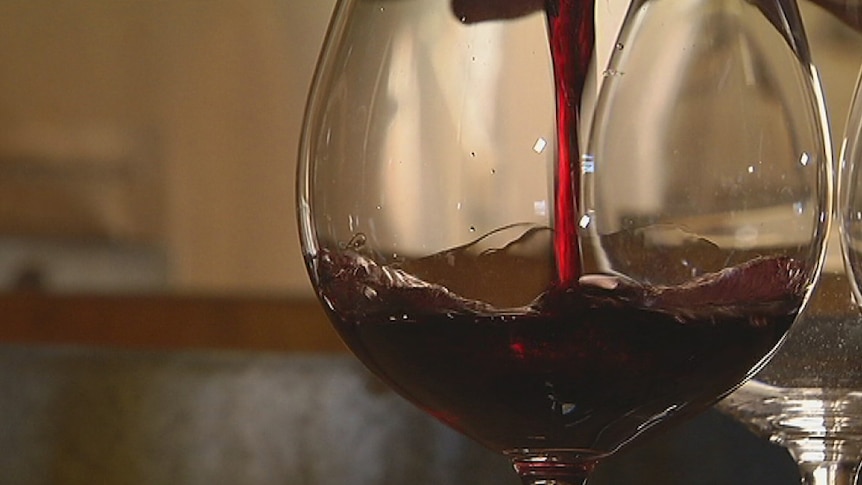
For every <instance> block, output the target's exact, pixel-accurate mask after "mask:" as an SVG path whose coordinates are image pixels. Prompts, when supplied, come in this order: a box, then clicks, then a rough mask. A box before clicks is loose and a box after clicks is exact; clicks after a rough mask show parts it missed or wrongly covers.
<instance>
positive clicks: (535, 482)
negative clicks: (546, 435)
mask: <svg viewBox="0 0 862 485" xmlns="http://www.w3.org/2000/svg"><path fill="white" fill-rule="evenodd" d="M504 454H505V455H506V456H507V457H508V458H509V459H510V460H511V461H512V466H513V467H514V468H515V471H516V472H518V475H519V476H520V477H521V481H522V482H523V483H524V485H580V484H583V483H585V482H586V480H587V478H588V477H589V475H590V473H592V471H593V469H594V468H595V467H596V465H597V464H598V463H599V461H600V460H601V459H602V458H605V457H606V456H608V454H607V453H601V452H597V451H594V450H579V449H540V450H531V449H517V450H508V451H506V452H504Z"/></svg>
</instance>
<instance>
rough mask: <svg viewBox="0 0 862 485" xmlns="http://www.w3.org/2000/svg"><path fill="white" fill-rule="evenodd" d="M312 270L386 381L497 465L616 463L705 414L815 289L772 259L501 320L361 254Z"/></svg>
mask: <svg viewBox="0 0 862 485" xmlns="http://www.w3.org/2000/svg"><path fill="white" fill-rule="evenodd" d="M312 266H313V267H314V268H316V274H317V278H318V283H319V286H318V288H319V291H320V296H321V298H322V300H323V301H324V302H325V306H326V308H327V309H328V312H329V314H330V317H331V318H332V320H333V322H334V323H335V325H336V328H337V329H338V331H339V332H340V334H341V335H342V337H343V338H344V340H345V341H346V343H347V344H348V345H349V346H350V347H351V349H352V350H353V351H354V352H355V353H356V354H357V355H358V356H359V357H360V358H361V359H362V360H363V361H364V363H365V364H366V365H367V366H368V367H369V368H370V369H371V370H372V371H373V372H375V373H376V374H377V375H378V376H380V377H381V378H382V379H383V380H384V381H385V382H386V383H388V384H389V385H391V386H392V387H393V388H394V389H396V390H397V391H399V392H400V393H401V394H402V395H404V396H405V397H407V398H408V399H410V400H411V401H413V402H414V403H416V404H417V405H419V406H420V407H422V408H423V409H425V410H427V411H428V412H429V413H431V414H432V415H434V416H436V417H438V418H439V419H441V420H442V421H444V422H446V423H448V424H449V425H451V426H452V427H454V428H456V429H458V430H461V431H462V432H464V433H465V434H467V435H469V436H471V437H473V438H474V439H476V440H478V441H479V442H482V443H484V444H486V445H487V446H488V447H490V448H492V449H495V450H498V451H506V450H515V449H524V448H544V449H547V448H558V449H581V450H591V451H592V452H595V453H606V452H609V451H613V450H614V449H616V448H617V447H618V446H620V445H621V444H623V443H625V442H626V441H627V440H629V439H630V438H632V437H633V436H634V435H637V434H639V433H640V432H642V431H644V430H646V429H648V428H650V427H651V426H652V425H653V424H657V423H660V422H663V421H666V420H668V419H670V418H673V417H677V416H684V415H688V414H691V413H693V412H697V411H701V410H702V409H703V408H704V407H706V406H708V405H710V404H712V403H713V402H714V401H715V400H716V399H718V398H719V397H720V396H721V395H722V394H723V393H725V392H727V391H729V390H731V389H732V388H733V387H734V386H736V385H737V384H738V383H739V382H740V381H741V380H742V379H743V377H744V376H745V375H746V374H747V373H749V372H750V371H751V370H752V368H753V367H755V366H756V364H757V363H758V362H759V361H760V360H761V359H762V358H763V357H764V356H765V355H767V354H768V353H769V351H770V350H771V349H772V348H773V347H774V346H775V345H776V344H777V343H778V342H779V340H780V339H781V337H782V336H783V335H784V333H785V331H786V330H787V329H788V327H789V326H790V324H791V322H792V321H793V319H794V317H795V314H796V312H797V311H798V308H799V304H800V301H801V298H802V295H803V293H804V290H803V287H804V285H805V281H804V273H803V272H802V271H801V268H800V266H799V264H798V263H797V262H796V261H795V260H793V259H790V258H760V259H755V260H753V261H750V262H748V263H745V264H743V265H740V266H738V267H735V268H731V269H727V270H724V271H721V272H719V273H712V274H708V275H705V276H702V277H700V278H697V279H695V280H692V281H691V282H689V283H686V284H684V285H679V286H673V287H647V286H642V285H637V284H634V283H632V282H628V281H625V280H623V279H621V278H614V277H604V276H599V277H587V278H583V279H582V281H581V284H579V285H576V286H569V287H562V286H554V287H553V288H552V289H551V290H548V291H546V292H545V293H543V294H541V295H540V296H539V297H538V298H537V299H536V300H535V301H533V302H532V303H530V304H529V305H526V306H523V307H517V308H505V309H500V308H495V307H493V306H491V305H490V304H487V303H483V302H481V301H475V300H470V299H466V298H463V297H461V296H459V295H457V294H455V293H453V292H451V291H450V290H448V289H447V288H445V287H442V286H440V285H435V284H431V283H427V282H425V281H422V280H421V279H419V278H417V277H415V276H413V275H411V274H408V273H407V272H405V271H403V270H402V269H399V268H397V267H390V266H380V265H377V264H375V263H374V262H372V261H371V260H370V259H368V258H366V257H364V256H362V255H361V254H359V253H357V252H355V251H353V250H352V249H346V250H343V251H338V252H330V251H326V250H324V251H322V252H321V253H320V254H319V255H318V257H317V258H315V260H314V261H313V265H312ZM502 283H503V282H501V284H502Z"/></svg>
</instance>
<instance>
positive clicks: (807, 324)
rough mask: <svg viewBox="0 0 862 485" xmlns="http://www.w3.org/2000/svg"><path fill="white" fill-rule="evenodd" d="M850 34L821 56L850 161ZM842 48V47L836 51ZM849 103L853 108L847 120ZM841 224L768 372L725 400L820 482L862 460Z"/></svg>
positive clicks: (730, 410)
mask: <svg viewBox="0 0 862 485" xmlns="http://www.w3.org/2000/svg"><path fill="white" fill-rule="evenodd" d="M848 7H849V4H848ZM841 12H842V13H845V12H844V11H843V10H842V11H841ZM850 12H851V11H850V10H849V9H848V10H847V11H846V13H847V15H849V14H850ZM805 14H806V17H808V20H811V21H812V23H814V24H818V23H819V24H822V25H823V28H827V27H828V30H829V31H830V32H835V31H836V29H840V26H839V25H837V22H836V20H835V19H834V18H831V17H830V16H828V15H826V14H824V13H822V12H821V11H820V10H818V9H816V8H811V9H810V10H808V11H806V12H805ZM821 30H822V29H821ZM849 35H856V34H853V33H851V32H850V31H846V34H844V35H843V36H841V37H839V39H840V40H838V39H836V40H833V41H832V44H833V45H832V46H831V47H832V49H831V50H832V54H831V55H827V54H828V52H827V50H830V46H829V45H828V44H826V43H824V45H821V46H820V47H821V48H824V50H823V51H822V52H820V53H819V54H820V55H822V57H820V59H819V60H818V63H819V64H820V65H821V66H822V68H823V72H824V78H825V80H826V85H827V88H831V89H830V95H829V97H830V99H829V104H830V106H832V107H833V108H834V112H835V115H836V117H835V118H834V120H835V124H834V126H833V133H835V137H836V139H838V138H840V137H841V136H842V135H844V137H845V139H846V140H847V141H845V143H843V144H842V145H843V147H844V148H843V149H842V150H841V153H842V155H841V157H840V158H841V159H844V160H845V163H844V165H845V166H846V165H847V163H846V160H847V158H848V154H849V149H852V147H853V146H855V144H856V143H857V141H856V137H858V131H859V128H860V120H859V118H860V114H859V111H858V110H859V109H860V107H859V101H858V95H857V96H856V97H855V101H852V99H851V94H852V85H851V86H849V87H848V86H846V85H847V84H848V82H847V79H846V78H847V77H848V76H850V77H852V76H853V72H854V70H855V69H857V67H856V66H858V62H859V56H858V54H857V52H858V44H859V42H860V39H862V38H859V37H858V36H857V37H855V39H856V40H854V38H848V37H847V36H849ZM851 41H852V42H851ZM839 45H840V46H841V49H843V51H842V52H836V51H835V49H837V48H838V46H839ZM854 46H855V47H854ZM848 49H849V50H848ZM857 90H858V88H857ZM851 101H852V102H851ZM848 105H852V106H854V111H853V113H852V114H851V115H850V116H849V122H848V123H847V124H846V125H845V124H844V123H843V121H844V117H845V116H847V111H846V108H845V107H846V106H848ZM845 133H846V134H845ZM854 150H855V149H854ZM855 156H858V155H855ZM836 171H837V167H836ZM843 173H844V174H845V175H846V174H847V173H848V172H847V171H846V170H844V171H843ZM839 186H840V188H839V193H840V194H843V196H846V195H847V193H848V192H847V190H846V189H847V188H849V187H848V184H847V183H846V182H843V183H840V184H839ZM841 197H842V196H841V195H839V198H841ZM844 199H845V200H846V197H844ZM848 207H849V206H848V205H847V204H846V202H844V203H841V204H839V208H843V209H841V210H839V212H842V213H844V214H849V213H848V212H847V208H848ZM836 215H837V214H836ZM845 220H849V219H847V218H845ZM839 228H840V224H834V225H833V228H832V230H831V232H830V236H829V239H828V242H827V248H828V249H827V256H826V262H825V265H824V268H823V270H822V274H821V275H820V278H819V281H818V283H817V286H816V288H815V289H814V292H813V294H812V297H811V300H810V302H809V304H808V305H807V307H806V309H805V311H804V312H803V314H802V315H801V316H800V318H799V319H798V322H797V323H796V324H795V325H794V328H793V330H792V331H791V332H790V335H789V336H788V338H787V340H786V342H785V343H784V344H783V346H782V347H781V349H780V350H779V351H778V352H777V353H776V354H775V356H774V357H773V359H772V360H771V361H770V363H769V364H768V365H767V366H766V367H765V368H764V369H763V370H762V371H760V372H759V373H758V374H757V375H756V376H755V377H754V378H753V379H752V380H750V381H748V382H747V383H745V384H744V385H743V386H742V387H741V388H740V389H739V390H737V391H736V392H734V393H733V394H731V395H730V396H729V397H728V398H727V399H725V400H723V401H721V402H720V403H719V404H718V409H719V410H720V411H723V412H725V413H726V414H729V415H731V416H733V417H735V418H737V419H738V420H739V421H741V422H742V423H744V424H746V425H748V427H749V428H750V429H752V430H753V431H754V432H755V433H756V434H758V435H761V436H764V437H766V438H768V439H770V440H772V441H773V442H775V443H777V444H779V445H782V446H784V447H785V448H787V450H788V451H789V452H790V454H791V455H792V456H793V457H794V458H795V460H796V461H797V463H798V465H799V470H800V473H801V475H802V480H803V483H808V484H815V485H842V484H850V483H855V480H856V475H857V474H858V468H859V463H860V460H862V361H860V359H859V355H860V352H862V333H860V331H859V329H860V328H862V313H860V311H859V308H858V307H857V305H856V304H855V303H854V302H853V290H852V288H851V280H852V278H848V275H849V272H848V271H847V270H846V268H845V264H844V258H843V257H842V251H841V245H842V241H841V236H840V234H839Z"/></svg>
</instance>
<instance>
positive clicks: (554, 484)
mask: <svg viewBox="0 0 862 485" xmlns="http://www.w3.org/2000/svg"><path fill="white" fill-rule="evenodd" d="M521 483H522V484H523V485H586V483H587V477H572V478H565V479H559V478H550V479H546V478H536V477H521Z"/></svg>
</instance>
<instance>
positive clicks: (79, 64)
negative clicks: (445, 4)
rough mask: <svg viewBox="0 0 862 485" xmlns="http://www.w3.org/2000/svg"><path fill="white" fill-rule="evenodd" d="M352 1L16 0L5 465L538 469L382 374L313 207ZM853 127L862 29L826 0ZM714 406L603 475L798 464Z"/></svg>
mask: <svg viewBox="0 0 862 485" xmlns="http://www.w3.org/2000/svg"><path fill="white" fill-rule="evenodd" d="M333 4H334V2H333V0H291V1H289V2H283V1H273V0H244V1H236V0H213V1H209V2H202V1H196V0H182V1H174V2H166V1H161V0H128V1H123V2H111V1H107V0H76V1H75V2H54V1H47V0H26V1H25V0H6V1H4V2H0V46H2V48H0V65H2V66H3V67H2V69H0V293H2V296H0V322H2V323H0V342H3V344H2V346H0V430H2V431H0V484H77V483H118V484H119V483H123V484H137V483H141V484H143V483H175V484H187V483H194V484H197V483H201V484H203V483H207V484H218V483H224V484H229V483H242V484H270V483H271V484H275V483H280V484H284V483H290V484H294V483H296V484H313V483H323V482H324V481H327V482H331V481H335V482H338V481H350V482H351V483H358V484H384V483H393V484H395V483H414V484H424V483H428V484H431V483H434V484H455V483H489V484H490V483H497V484H502V483H516V480H515V478H514V476H513V475H512V474H511V472H510V470H509V467H508V465H507V464H506V463H505V461H504V460H502V459H501V458H500V457H497V456H495V455H493V454H490V453H488V452H486V451H484V450H482V449H480V448H478V447H477V446H476V445H473V444H472V443H469V442H467V441H466V440H464V439H462V438H461V437H460V436H458V435H456V434H454V433H453V432H451V431H449V430H448V429H445V428H443V427H441V426H440V425H438V424H437V423H435V422H433V421H432V420H431V419H430V418H427V417H425V416H424V415H421V414H420V413H419V412H418V411H416V410H414V409H413V408H412V407H410V406H408V405H407V404H405V403H404V402H403V401H401V400H400V398H398V397H396V396H394V395H393V394H392V393H391V392H389V391H387V390H385V389H383V388H382V387H381V386H380V385H379V384H377V382H376V381H375V380H374V379H373V378H371V377H369V376H368V375H367V374H366V373H365V371H364V370H362V368H361V367H360V366H359V365H358V364H356V363H355V362H354V361H353V359H352V358H351V357H350V356H349V355H347V353H346V352H345V351H344V350H343V347H342V346H341V344H340V342H339V341H338V340H337V338H336V337H335V336H334V335H333V333H332V331H331V330H330V329H329V327H328V325H327V323H326V321H325V318H324V317H323V316H322V314H321V312H320V310H319V308H318V307H317V304H316V302H315V301H314V299H313V295H312V292H311V289H310V286H309V284H308V282H307V276H306V273H305V270H304V267H303V265H302V257H301V255H300V251H299V246H298V236H297V234H296V224H295V216H294V213H293V195H294V191H293V184H294V182H293V177H294V171H295V162H296V158H297V144H298V140H299V130H300V124H301V121H302V115H303V110H304V105H305V97H306V94H307V91H308V88H309V84H310V81H311V76H312V73H313V69H314V65H315V62H316V59H317V55H318V52H319V49H320V44H321V41H322V39H323V35H324V32H325V29H326V26H327V23H328V19H329V16H330V13H331V11H332V7H333ZM802 6H803V9H804V14H805V19H806V22H807V28H808V35H809V38H810V40H811V43H812V48H813V51H814V56H815V61H816V62H817V64H818V65H819V67H820V70H821V73H822V75H823V81H824V88H825V92H826V96H827V98H828V102H829V105H830V111H831V120H832V132H833V139H834V140H835V145H836V147H837V146H840V137H841V134H842V132H843V126H844V119H845V117H846V110H847V108H848V106H849V100H850V96H851V90H852V87H853V85H854V82H855V80H856V76H857V72H858V69H859V66H860V63H862V35H860V34H859V33H858V32H854V31H852V30H850V29H848V28H847V27H846V26H844V25H843V24H841V23H840V22H838V21H836V20H835V19H834V18H833V17H831V16H830V15H828V14H826V13H824V12H823V11H821V10H820V9H819V8H818V7H814V6H812V5H810V4H808V3H805V2H804V1H803V2H802ZM796 473H797V472H796V471H795V466H794V464H793V463H792V460H791V459H790V458H789V456H787V455H786V453H785V452H784V451H783V450H782V449H780V448H777V447H774V446H772V445H770V444H769V443H765V442H763V441H761V440H760V439H758V438H756V437H755V436H754V435H752V434H750V433H748V432H747V431H746V430H745V429H744V428H743V427H742V426H741V425H739V424H737V423H735V422H733V421H731V420H730V419H728V418H726V417H723V416H721V415H718V414H717V413H714V412H711V413H707V415H705V416H703V417H701V418H698V419H696V420H695V421H693V422H691V423H689V424H688V425H687V426H683V427H682V428H680V429H677V430H674V431H672V432H671V433H670V434H668V435H664V436H663V437H662V438H661V439H658V440H653V441H651V442H648V443H646V444H644V445H643V446H640V447H638V448H637V449H634V450H632V451H630V452H628V453H626V454H623V455H622V456H620V457H619V458H616V459H614V460H611V461H610V462H609V463H608V464H607V466H605V467H603V469H602V470H601V471H600V473H599V476H597V477H596V478H595V480H594V482H593V483H596V484H601V483H664V484H668V483H698V484H748V483H751V484H755V483H756V484H759V485H768V484H773V483H775V484H786V483H796V482H798V478H797V475H796Z"/></svg>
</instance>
